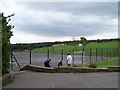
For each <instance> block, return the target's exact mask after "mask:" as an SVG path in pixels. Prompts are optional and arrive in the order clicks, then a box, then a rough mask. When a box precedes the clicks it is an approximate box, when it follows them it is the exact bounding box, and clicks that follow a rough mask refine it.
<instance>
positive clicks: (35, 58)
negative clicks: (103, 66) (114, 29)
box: [11, 48, 118, 70]
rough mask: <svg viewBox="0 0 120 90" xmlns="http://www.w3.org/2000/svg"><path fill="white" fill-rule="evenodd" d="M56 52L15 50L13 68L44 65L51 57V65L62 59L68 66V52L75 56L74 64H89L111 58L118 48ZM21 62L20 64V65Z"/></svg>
mask: <svg viewBox="0 0 120 90" xmlns="http://www.w3.org/2000/svg"><path fill="white" fill-rule="evenodd" d="M56 52H57V54H54V53H55V51H53V50H49V49H48V50H46V51H44V53H35V52H34V51H32V50H30V51H29V52H14V53H13V55H14V56H12V57H11V61H12V62H11V65H12V66H11V69H14V70H15V69H16V70H17V69H19V68H20V67H21V68H22V67H24V66H25V65H27V64H32V65H37V66H44V61H45V60H47V59H50V58H51V60H52V61H51V66H52V67H57V64H58V62H59V61H60V60H62V61H63V65H64V66H66V58H67V54H71V55H72V57H73V65H76V64H81V65H82V64H89V63H90V62H97V61H100V60H106V59H111V58H112V57H117V56H118V48H96V49H92V48H91V49H87V50H86V49H82V50H80V51H77V50H74V49H73V50H63V49H61V50H59V51H56ZM18 64H19V65H18Z"/></svg>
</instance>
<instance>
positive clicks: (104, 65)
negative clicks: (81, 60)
mask: <svg viewBox="0 0 120 90" xmlns="http://www.w3.org/2000/svg"><path fill="white" fill-rule="evenodd" d="M118 60H119V59H118V58H113V59H109V60H102V61H100V62H95V63H94V64H95V66H96V67H97V68H107V67H109V66H120V64H119V63H118ZM88 66H89V65H83V66H82V65H74V67H88Z"/></svg>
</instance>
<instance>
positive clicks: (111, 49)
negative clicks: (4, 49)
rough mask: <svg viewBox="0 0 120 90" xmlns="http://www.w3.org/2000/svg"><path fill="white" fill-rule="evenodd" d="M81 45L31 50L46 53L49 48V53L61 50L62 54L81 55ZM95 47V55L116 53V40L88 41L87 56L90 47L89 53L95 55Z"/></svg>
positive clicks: (56, 52)
mask: <svg viewBox="0 0 120 90" xmlns="http://www.w3.org/2000/svg"><path fill="white" fill-rule="evenodd" d="M82 48H83V47H82V46H72V45H65V46H51V47H44V48H37V49H33V50H32V52H34V53H47V52H48V49H49V53H51V54H61V53H62V50H63V53H64V54H67V53H71V54H73V50H74V54H76V55H77V54H78V55H81V52H82ZM96 48H97V55H99V56H100V55H101V54H103V55H104V56H109V55H110V54H111V55H113V54H116V53H117V48H118V42H117V41H112V42H101V43H90V44H87V45H86V47H85V55H86V56H89V54H90V49H92V51H91V52H92V54H91V55H96Z"/></svg>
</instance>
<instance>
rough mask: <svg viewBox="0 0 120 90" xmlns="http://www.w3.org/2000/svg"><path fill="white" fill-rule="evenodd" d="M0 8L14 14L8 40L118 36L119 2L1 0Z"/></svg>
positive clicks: (30, 40)
mask: <svg viewBox="0 0 120 90" xmlns="http://www.w3.org/2000/svg"><path fill="white" fill-rule="evenodd" d="M112 1H114V0H112ZM115 1H116V0H115ZM0 11H1V12H4V13H5V15H6V16H7V15H10V14H12V13H15V16H14V17H12V20H11V23H10V24H12V25H14V26H15V28H14V29H13V30H12V31H13V35H14V36H12V38H11V43H33V42H48V41H66V40H67V41H68V40H73V39H75V40H78V39H80V37H82V36H84V37H86V38H87V39H89V40H91V39H107V38H108V39H109V38H117V37H118V2H38V1H37V2H36V1H32V2H28V1H27V2H16V0H3V1H2V0H1V5H0Z"/></svg>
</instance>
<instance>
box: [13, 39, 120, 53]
mask: <svg viewBox="0 0 120 90" xmlns="http://www.w3.org/2000/svg"><path fill="white" fill-rule="evenodd" d="M118 40H120V39H119V38H113V39H97V40H87V44H88V43H101V42H111V41H118ZM83 41H84V40H83ZM83 41H81V40H74V41H56V42H42V43H28V44H27V43H17V44H11V50H14V51H22V50H30V49H35V48H43V47H50V46H53V45H55V44H64V45H75V46H76V45H78V44H80V43H82V42H83Z"/></svg>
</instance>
